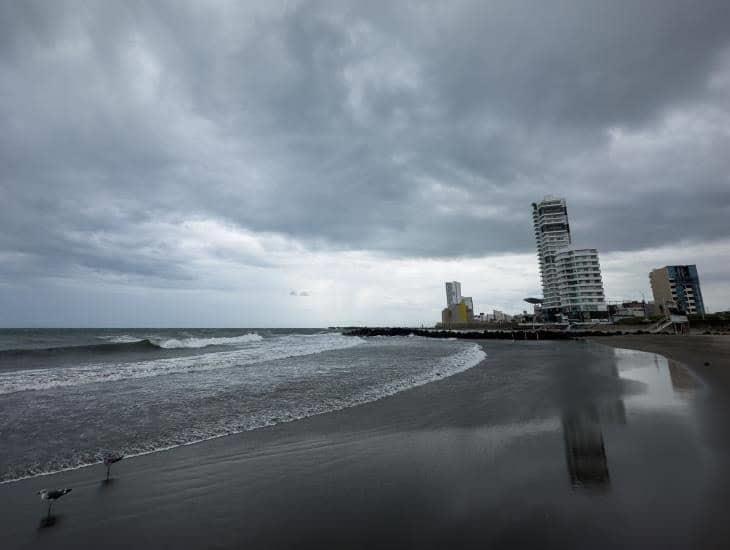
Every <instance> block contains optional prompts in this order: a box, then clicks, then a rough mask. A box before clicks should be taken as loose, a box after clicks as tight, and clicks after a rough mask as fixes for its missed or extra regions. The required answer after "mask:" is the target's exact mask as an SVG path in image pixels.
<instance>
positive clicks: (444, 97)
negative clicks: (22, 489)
mask: <svg viewBox="0 0 730 550" xmlns="http://www.w3.org/2000/svg"><path fill="white" fill-rule="evenodd" d="M0 128H2V130H1V131H0V326H323V325H324V326H326V325H334V324H351V323H369V324H414V323H417V324H420V323H426V324H432V323H434V322H436V321H437V320H439V318H440V310H441V308H442V307H444V305H443V304H444V302H445V293H444V287H443V282H444V281H446V280H452V279H456V280H460V281H461V282H462V290H463V293H464V294H465V295H471V296H473V298H474V303H475V306H476V309H477V311H478V312H479V311H491V309H493V308H498V309H503V310H506V311H521V310H522V309H524V307H525V306H526V304H524V303H523V302H522V301H521V300H522V298H523V297H525V296H530V295H539V294H540V283H539V277H538V271H537V262H536V255H535V243H534V240H533V233H532V227H531V206H530V204H531V202H533V201H538V200H540V199H541V198H542V197H543V196H544V195H547V194H553V195H558V196H564V197H565V198H566V199H567V201H568V212H569V216H570V223H571V229H572V233H573V238H574V241H576V242H577V243H578V244H582V245H588V246H593V247H597V248H598V249H599V253H600V256H601V263H602V268H603V275H604V285H605V291H606V294H607V297H608V299H610V300H614V299H624V298H638V299H641V297H642V296H645V297H646V298H647V299H649V298H650V295H651V291H650V289H649V283H648V272H649V270H650V269H652V268H655V267H659V266H661V265H666V264H685V263H696V264H697V267H698V270H699V274H700V280H701V283H702V289H703V293H704V296H705V303H706V306H707V307H708V309H709V310H713V311H717V310H723V309H730V274H729V272H728V266H730V2H728V1H727V0H718V1H714V0H703V1H702V2H697V1H694V0H687V1H677V0H641V1H636V0H626V1H621V0H614V1H610V2H607V1H603V0H600V1H595V2H588V1H586V0H575V1H553V2H547V1H543V0H535V1H531V2H522V1H515V0H506V1H504V2H492V1H485V0H478V1H474V2H457V1H448V2H433V3H432V2H425V1H418V2H405V1H396V2H373V1H368V2H362V1H354V2H351V3H348V2H345V1H340V0H337V1H333V2H296V1H286V2H282V3H277V2H273V1H270V0H267V1H265V2H260V3H258V4H257V3H254V2H238V1H232V2H191V3H189V4H186V3H184V2H181V1H177V0H176V1H174V2H173V1H171V2H161V1H154V2H149V3H143V2H131V1H130V2H107V1H104V2H101V1H100V2H92V1H87V2H79V3H73V2H48V1H40V2H30V1H27V0H24V1H22V2H18V1H13V0H0Z"/></svg>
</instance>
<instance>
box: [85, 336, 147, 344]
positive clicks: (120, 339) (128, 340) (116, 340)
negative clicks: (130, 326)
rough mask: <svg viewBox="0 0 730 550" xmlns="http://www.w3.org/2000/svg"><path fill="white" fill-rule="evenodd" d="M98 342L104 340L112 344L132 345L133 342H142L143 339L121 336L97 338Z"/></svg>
mask: <svg viewBox="0 0 730 550" xmlns="http://www.w3.org/2000/svg"><path fill="white" fill-rule="evenodd" d="M97 338H98V339H99V340H106V341H107V342H111V343H112V344H134V343H135V342H143V341H144V338H139V337H137V336H130V335H129V334H122V335H120V336H116V335H115V336H97Z"/></svg>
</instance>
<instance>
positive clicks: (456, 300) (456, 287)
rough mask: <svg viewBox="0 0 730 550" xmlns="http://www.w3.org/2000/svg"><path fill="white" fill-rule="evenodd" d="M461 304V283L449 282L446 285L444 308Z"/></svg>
mask: <svg viewBox="0 0 730 550" xmlns="http://www.w3.org/2000/svg"><path fill="white" fill-rule="evenodd" d="M460 303H461V283H460V282H458V281H451V282H450V283H446V307H451V306H455V305H457V304H460Z"/></svg>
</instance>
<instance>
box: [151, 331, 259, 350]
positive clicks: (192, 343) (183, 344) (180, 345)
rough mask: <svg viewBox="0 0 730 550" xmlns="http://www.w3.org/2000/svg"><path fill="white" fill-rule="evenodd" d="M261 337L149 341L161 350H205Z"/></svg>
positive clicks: (256, 340)
mask: <svg viewBox="0 0 730 550" xmlns="http://www.w3.org/2000/svg"><path fill="white" fill-rule="evenodd" d="M262 340H263V337H262V336H259V335H258V334H256V333H255V332H249V333H248V334H242V335H241V336H221V337H218V338H192V337H191V338H182V339H178V338H168V339H165V340H158V339H150V341H151V342H152V344H154V345H156V346H158V347H160V348H163V349H186V348H187V349H190V348H207V347H208V346H235V345H238V344H250V343H251V342H261V341H262Z"/></svg>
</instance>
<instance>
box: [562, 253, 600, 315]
mask: <svg viewBox="0 0 730 550" xmlns="http://www.w3.org/2000/svg"><path fill="white" fill-rule="evenodd" d="M555 267H556V281H557V287H558V293H559V295H560V310H561V312H562V313H563V315H565V316H567V317H568V318H571V319H580V318H585V317H591V316H592V317H596V313H598V312H606V311H608V307H607V305H606V298H605V296H604V295H603V279H602V278H601V266H600V263H599V262H598V251H597V250H596V249H595V248H580V249H573V248H566V249H565V250H561V251H560V252H558V253H557V254H556V255H555ZM591 313H593V315H591Z"/></svg>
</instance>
